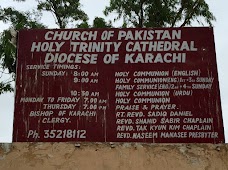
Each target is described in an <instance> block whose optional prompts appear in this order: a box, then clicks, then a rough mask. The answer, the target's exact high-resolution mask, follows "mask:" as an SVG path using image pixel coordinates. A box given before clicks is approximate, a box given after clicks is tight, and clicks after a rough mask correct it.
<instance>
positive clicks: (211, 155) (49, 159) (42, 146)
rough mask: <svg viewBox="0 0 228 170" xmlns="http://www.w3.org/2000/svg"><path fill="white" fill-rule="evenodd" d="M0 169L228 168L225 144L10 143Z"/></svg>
mask: <svg viewBox="0 0 228 170" xmlns="http://www.w3.org/2000/svg"><path fill="white" fill-rule="evenodd" d="M0 170H228V145H226V144H223V145H212V144H190V145H184V144H175V145H172V144H169V145H165V144H130V143H123V144H121V143H106V144H104V143H13V144H12V147H11V151H7V150H4V149H2V148H1V149H0Z"/></svg>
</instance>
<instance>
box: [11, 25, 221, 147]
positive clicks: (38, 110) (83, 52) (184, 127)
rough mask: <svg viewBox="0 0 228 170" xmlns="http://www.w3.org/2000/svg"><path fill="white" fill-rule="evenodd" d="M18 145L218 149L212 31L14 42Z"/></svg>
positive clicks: (27, 34)
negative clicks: (212, 146)
mask: <svg viewBox="0 0 228 170" xmlns="http://www.w3.org/2000/svg"><path fill="white" fill-rule="evenodd" d="M18 41H19V44H18V58H17V78H16V98H15V117H14V134H13V141H15V142H17V141H18V142H25V141H26V142H27V141H28V142H37V141H42V142H65V141H89V142H98V141H99V142H111V141H112V142H148V143H223V142H224V132H223V122H222V113H221V104H220V94H219V84H218V75H217V66H216V56H215V46H214V38H213V29H212V28H170V29H168V28H156V29H152V28H148V29H53V30H48V29H46V30H45V29H42V30H22V31H20V32H19V37H18Z"/></svg>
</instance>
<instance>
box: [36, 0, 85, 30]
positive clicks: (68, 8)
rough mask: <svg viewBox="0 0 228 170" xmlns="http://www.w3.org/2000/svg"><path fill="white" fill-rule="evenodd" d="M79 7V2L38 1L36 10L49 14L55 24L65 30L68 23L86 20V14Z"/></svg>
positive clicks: (73, 0) (61, 0)
mask: <svg viewBox="0 0 228 170" xmlns="http://www.w3.org/2000/svg"><path fill="white" fill-rule="evenodd" d="M80 7H81V4H80V2H79V0H38V6H37V9H38V10H41V11H48V12H51V13H52V14H53V15H54V17H55V19H56V24H57V25H58V26H59V27H60V28H66V27H67V25H68V24H69V23H73V22H75V21H81V22H83V21H86V20H88V17H87V14H86V13H85V12H84V11H83V10H81V8H80Z"/></svg>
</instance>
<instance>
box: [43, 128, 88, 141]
mask: <svg viewBox="0 0 228 170" xmlns="http://www.w3.org/2000/svg"><path fill="white" fill-rule="evenodd" d="M44 138H51V139H52V138H56V139H62V138H78V139H85V138H86V130H71V129H68V130H44Z"/></svg>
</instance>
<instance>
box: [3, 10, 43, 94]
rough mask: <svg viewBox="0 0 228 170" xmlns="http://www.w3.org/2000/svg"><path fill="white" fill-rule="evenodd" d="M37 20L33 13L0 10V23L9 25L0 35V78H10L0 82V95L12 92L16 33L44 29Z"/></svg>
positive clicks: (14, 71)
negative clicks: (5, 76)
mask: <svg viewBox="0 0 228 170" xmlns="http://www.w3.org/2000/svg"><path fill="white" fill-rule="evenodd" d="M32 16H33V17H32ZM35 18H36V19H35ZM37 19H38V17H37V15H36V14H35V13H30V12H19V11H17V10H15V9H13V8H4V9H2V8H0V21H2V22H3V23H6V24H9V29H6V30H4V31H3V32H2V33H1V34H0V73H1V74H0V78H1V77H2V76H3V74H8V75H9V77H10V78H9V79H8V80H6V81H0V94H1V93H4V92H7V91H13V88H12V87H11V82H13V81H14V79H15V73H16V36H17V31H18V30H20V29H31V28H44V25H42V24H41V23H39V22H38V21H37Z"/></svg>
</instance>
